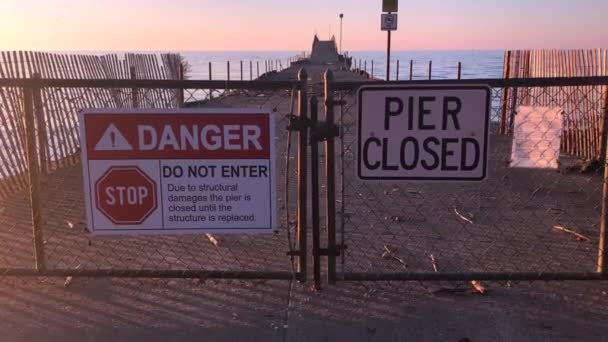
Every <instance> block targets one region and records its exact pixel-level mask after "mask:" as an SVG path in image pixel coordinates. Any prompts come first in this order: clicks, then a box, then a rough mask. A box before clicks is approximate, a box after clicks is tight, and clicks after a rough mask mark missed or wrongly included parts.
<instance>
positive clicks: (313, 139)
mask: <svg viewBox="0 0 608 342" xmlns="http://www.w3.org/2000/svg"><path fill="white" fill-rule="evenodd" d="M318 107H319V105H318V102H317V97H316V96H313V97H312V98H311V99H310V122H311V126H313V127H315V126H316V125H317V122H318V119H319V118H318V113H317V110H318ZM310 186H311V193H310V196H311V201H312V203H311V204H312V205H311V206H312V261H313V263H312V267H313V279H314V286H315V290H320V289H321V250H320V249H321V245H320V241H319V240H320V238H321V237H320V235H321V228H320V217H319V216H320V215H319V209H320V208H319V207H320V203H319V202H320V201H319V139H318V137H317V135H316V134H311V136H310Z"/></svg>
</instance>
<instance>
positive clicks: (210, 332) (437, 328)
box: [0, 278, 608, 341]
mask: <svg viewBox="0 0 608 342" xmlns="http://www.w3.org/2000/svg"><path fill="white" fill-rule="evenodd" d="M486 286H487V289H488V290H489V292H488V293H486V294H485V295H481V294H477V293H473V292H471V291H468V290H467V291H448V290H445V289H444V290H442V289H441V288H440V287H438V286H437V285H436V284H429V283H427V284H418V283H401V284H380V283H340V284H338V285H336V286H325V287H324V289H323V290H322V291H321V292H314V291H312V290H311V289H310V287H309V286H308V285H302V284H299V283H294V282H290V281H267V282H266V281H247V282H241V281H209V280H208V281H205V282H200V281H198V280H135V279H103V280H93V279H84V278H77V279H73V280H72V283H71V284H70V285H69V286H67V287H65V286H64V279H27V280H24V279H14V278H4V279H2V280H1V282H0V308H1V309H0V336H2V338H1V340H2V341H601V340H605V336H606V333H608V327H607V326H606V324H605V322H606V318H608V317H607V316H608V315H607V314H606V310H605V307H606V303H607V295H606V290H605V288H606V283H581V282H572V283H551V284H545V283H534V284H532V285H530V284H527V283H525V284H510V285H508V286H507V284H486ZM465 288H466V287H461V289H463V290H464V289H465Z"/></svg>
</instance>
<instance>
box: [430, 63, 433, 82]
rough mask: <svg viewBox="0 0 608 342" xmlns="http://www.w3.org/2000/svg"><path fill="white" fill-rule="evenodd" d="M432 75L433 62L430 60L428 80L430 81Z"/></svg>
mask: <svg viewBox="0 0 608 342" xmlns="http://www.w3.org/2000/svg"><path fill="white" fill-rule="evenodd" d="M432 73H433V61H432V60H430V61H429V80H430V79H432Z"/></svg>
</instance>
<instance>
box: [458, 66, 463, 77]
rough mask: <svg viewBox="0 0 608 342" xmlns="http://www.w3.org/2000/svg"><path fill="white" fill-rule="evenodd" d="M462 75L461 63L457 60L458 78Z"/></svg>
mask: <svg viewBox="0 0 608 342" xmlns="http://www.w3.org/2000/svg"><path fill="white" fill-rule="evenodd" d="M461 76H462V63H461V62H458V79H460V78H461Z"/></svg>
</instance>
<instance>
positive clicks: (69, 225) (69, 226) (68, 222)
mask: <svg viewBox="0 0 608 342" xmlns="http://www.w3.org/2000/svg"><path fill="white" fill-rule="evenodd" d="M65 223H66V224H67V225H68V228H70V229H72V228H74V224H73V223H72V222H70V221H65Z"/></svg>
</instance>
